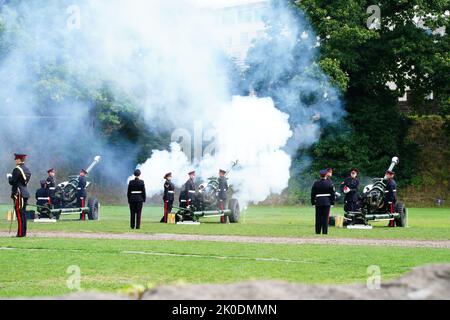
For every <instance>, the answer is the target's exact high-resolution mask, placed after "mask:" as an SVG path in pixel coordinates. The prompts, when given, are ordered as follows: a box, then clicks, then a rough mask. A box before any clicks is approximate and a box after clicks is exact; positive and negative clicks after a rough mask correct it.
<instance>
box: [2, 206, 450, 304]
mask: <svg viewBox="0 0 450 320" xmlns="http://www.w3.org/2000/svg"><path fill="white" fill-rule="evenodd" d="M8 208H9V207H7V206H2V207H1V208H0V210H2V212H3V214H2V216H3V217H2V218H3V219H2V220H0V221H1V223H0V230H1V231H7V230H8V228H9V223H8V222H6V221H5V220H4V213H5V212H6V211H7V209H8ZM335 210H336V211H340V210H341V209H335ZM160 217H161V209H160V208H156V207H146V208H145V210H144V219H143V229H141V230H139V231H131V230H130V229H129V227H128V223H129V222H128V219H129V218H128V210H127V208H126V207H118V206H117V207H114V206H109V207H106V206H105V207H102V215H101V220H100V221H84V222H81V221H69V220H66V221H60V222H58V223H55V224H36V223H29V230H41V231H65V232H113V233H124V232H133V233H146V234H151V233H189V234H222V235H226V234H230V235H250V236H289V237H299V236H315V235H314V232H313V231H314V228H313V224H314V219H313V209H312V208H305V207H250V208H249V209H248V210H247V212H246V213H245V214H243V215H242V220H241V223H239V224H227V225H221V224H219V223H216V222H217V221H216V220H217V218H215V220H214V222H213V221H210V222H205V223H203V224H201V225H199V226H186V225H184V226H183V225H181V226H180V225H178V226H177V225H165V224H160V223H159V219H160ZM206 221H208V220H206ZM409 224H410V227H408V228H386V227H385V225H386V223H376V224H375V228H374V229H372V230H365V231H361V230H345V229H335V228H332V229H331V236H333V237H334V236H335V237H354V238H363V237H364V238H380V239H381V238H402V239H435V240H438V239H440V240H448V239H450V212H449V209H445V208H442V209H410V218H409ZM15 229H16V225H15V224H14V226H13V232H15ZM126 251H139V253H126ZM445 262H446V263H450V250H448V249H431V248H392V247H382V246H368V247H363V246H347V245H346V246H337V245H336V246H330V245H328V246H325V245H293V244H291V245H287V244H246V243H221V242H181V241H138V240H136V241H133V240H98V239H80V240H77V239H45V238H25V239H17V238H0V270H1V272H0V297H17V296H43V295H45V296H53V295H58V294H64V293H68V292H70V289H68V288H67V285H66V281H67V279H68V278H69V276H70V274H68V273H67V268H68V267H69V266H71V265H76V266H79V267H80V270H81V287H82V289H85V290H101V291H112V292H115V291H117V290H120V289H123V288H126V287H129V286H131V285H133V284H140V285H151V286H154V285H161V284H171V283H179V282H182V283H228V282H235V281H241V280H251V279H277V280H286V281H292V282H306V283H354V282H362V283H364V282H365V281H366V278H367V267H368V266H370V265H377V266H379V267H380V268H381V272H382V277H383V280H388V279H392V278H395V277H398V276H399V275H401V274H404V273H405V272H407V271H409V270H410V269H411V268H412V267H414V266H419V265H423V264H427V263H445ZM224 298H230V299H231V298H232V297H224Z"/></svg>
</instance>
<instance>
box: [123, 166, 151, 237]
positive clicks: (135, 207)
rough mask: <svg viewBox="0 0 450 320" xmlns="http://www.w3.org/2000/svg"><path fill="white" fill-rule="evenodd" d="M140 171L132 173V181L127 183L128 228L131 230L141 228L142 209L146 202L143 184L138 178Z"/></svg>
mask: <svg viewBox="0 0 450 320" xmlns="http://www.w3.org/2000/svg"><path fill="white" fill-rule="evenodd" d="M140 176H141V170H139V169H136V170H135V171H134V179H133V180H131V181H130V182H129V183H128V192H127V197H128V204H129V205H130V227H131V229H140V228H141V216H142V207H143V205H144V202H145V201H146V200H147V195H146V193H145V183H144V181H143V180H141V179H140V178H139V177H140Z"/></svg>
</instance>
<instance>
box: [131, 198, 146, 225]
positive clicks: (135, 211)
mask: <svg viewBox="0 0 450 320" xmlns="http://www.w3.org/2000/svg"><path fill="white" fill-rule="evenodd" d="M143 205H144V203H143V202H132V203H130V227H131V229H140V228H141V215H142V207H143Z"/></svg>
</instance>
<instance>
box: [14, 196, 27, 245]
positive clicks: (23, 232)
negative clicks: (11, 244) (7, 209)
mask: <svg viewBox="0 0 450 320" xmlns="http://www.w3.org/2000/svg"><path fill="white" fill-rule="evenodd" d="M27 203H28V198H23V197H22V196H21V195H17V196H15V197H14V209H15V210H14V211H15V212H16V218H17V236H18V237H20V238H21V237H26V236H27Z"/></svg>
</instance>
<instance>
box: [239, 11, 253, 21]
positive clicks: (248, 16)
mask: <svg viewBox="0 0 450 320" xmlns="http://www.w3.org/2000/svg"><path fill="white" fill-rule="evenodd" d="M238 16H239V23H249V22H252V12H251V11H250V10H249V9H242V10H240V11H239V15H238Z"/></svg>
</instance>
